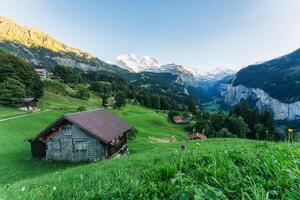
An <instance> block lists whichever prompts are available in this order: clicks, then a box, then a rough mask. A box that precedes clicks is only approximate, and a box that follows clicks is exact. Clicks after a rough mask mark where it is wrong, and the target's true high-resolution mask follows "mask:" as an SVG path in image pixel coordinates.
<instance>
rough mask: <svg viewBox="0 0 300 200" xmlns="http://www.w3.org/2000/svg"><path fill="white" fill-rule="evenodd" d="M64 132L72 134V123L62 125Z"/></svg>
mask: <svg viewBox="0 0 300 200" xmlns="http://www.w3.org/2000/svg"><path fill="white" fill-rule="evenodd" d="M64 134H65V135H72V125H70V124H68V125H65V126H64Z"/></svg>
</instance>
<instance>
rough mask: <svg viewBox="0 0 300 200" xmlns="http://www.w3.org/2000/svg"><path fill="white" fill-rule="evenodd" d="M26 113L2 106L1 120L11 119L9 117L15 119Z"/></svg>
mask: <svg viewBox="0 0 300 200" xmlns="http://www.w3.org/2000/svg"><path fill="white" fill-rule="evenodd" d="M25 113H26V112H24V111H21V110H18V109H17V108H8V107H3V106H0V120H1V119H5V118H9V117H14V116H18V115H22V114H25Z"/></svg>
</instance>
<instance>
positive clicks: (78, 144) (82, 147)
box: [75, 140, 86, 151]
mask: <svg viewBox="0 0 300 200" xmlns="http://www.w3.org/2000/svg"><path fill="white" fill-rule="evenodd" d="M75 149H76V151H86V141H83V140H81V141H75Z"/></svg>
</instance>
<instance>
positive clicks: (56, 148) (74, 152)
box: [29, 109, 132, 161]
mask: <svg viewBox="0 0 300 200" xmlns="http://www.w3.org/2000/svg"><path fill="white" fill-rule="evenodd" d="M131 128H132V126H131V125H129V124H128V123H126V122H125V121H123V120H122V119H120V118H119V117H117V116H115V115H113V114H112V113H110V112H107V111H106V110H104V109H96V110H91V111H84V112H77V113H71V114H67V115H64V116H62V117H60V118H59V119H57V120H56V121H54V122H53V123H52V124H51V125H50V126H48V127H47V128H46V129H45V130H43V131H42V132H41V133H39V134H38V135H37V136H36V137H35V138H32V139H30V140H29V141H30V143H31V152H32V156H33V157H37V158H43V159H45V160H59V161H96V160H102V159H106V158H111V157H114V156H116V155H123V154H127V153H128V147H127V135H128V133H129V131H130V130H131Z"/></svg>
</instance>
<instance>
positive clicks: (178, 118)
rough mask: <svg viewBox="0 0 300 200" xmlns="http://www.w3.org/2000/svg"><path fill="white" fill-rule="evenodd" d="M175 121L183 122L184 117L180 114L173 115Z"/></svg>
mask: <svg viewBox="0 0 300 200" xmlns="http://www.w3.org/2000/svg"><path fill="white" fill-rule="evenodd" d="M173 121H174V122H175V123H182V122H183V119H182V118H181V117H180V116H173Z"/></svg>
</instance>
